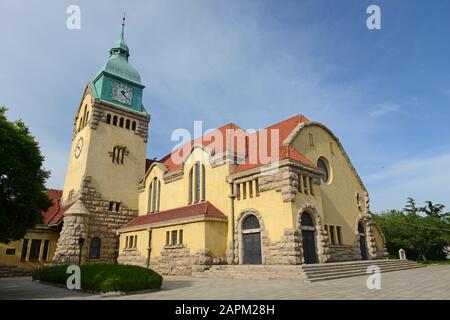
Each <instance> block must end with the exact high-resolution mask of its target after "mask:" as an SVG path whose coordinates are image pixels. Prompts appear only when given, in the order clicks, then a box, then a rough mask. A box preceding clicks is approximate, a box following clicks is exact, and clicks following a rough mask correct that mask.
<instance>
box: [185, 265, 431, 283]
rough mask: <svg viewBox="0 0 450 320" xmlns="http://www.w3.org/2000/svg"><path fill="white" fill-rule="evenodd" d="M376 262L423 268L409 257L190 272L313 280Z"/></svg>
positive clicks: (354, 272) (362, 271)
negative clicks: (403, 258) (407, 258)
mask: <svg viewBox="0 0 450 320" xmlns="http://www.w3.org/2000/svg"><path fill="white" fill-rule="evenodd" d="M373 265H376V266H378V267H379V268H380V271H381V272H390V271H399V270H407V269H416V268H423V267H425V266H424V265H421V264H418V263H416V262H413V261H409V260H371V261H349V262H335V263H323V264H304V265H215V266H212V267H211V268H210V269H209V270H206V271H204V272H193V273H192V276H194V277H198V278H221V279H248V280H274V279H291V280H301V281H304V282H315V281H322V280H332V279H340V278H347V277H355V276H362V275H368V274H367V273H366V272H367V268H368V267H369V266H373Z"/></svg>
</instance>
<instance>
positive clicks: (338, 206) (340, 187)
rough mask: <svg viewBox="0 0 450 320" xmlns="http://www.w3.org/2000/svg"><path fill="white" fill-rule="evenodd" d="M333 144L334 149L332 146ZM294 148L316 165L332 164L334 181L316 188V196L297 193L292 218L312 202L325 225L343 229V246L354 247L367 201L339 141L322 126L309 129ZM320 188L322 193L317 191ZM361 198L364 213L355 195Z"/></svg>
mask: <svg viewBox="0 0 450 320" xmlns="http://www.w3.org/2000/svg"><path fill="white" fill-rule="evenodd" d="M309 133H311V134H312V136H313V141H314V145H313V146H311V145H310V140H309ZM330 143H332V150H333V151H332V150H331V147H330ZM291 145H292V146H293V147H294V148H296V149H297V150H299V151H300V152H301V153H302V154H304V155H305V156H306V157H307V158H308V159H310V160H311V161H312V162H313V163H314V164H317V160H318V159H319V158H320V157H324V158H326V159H327V160H328V162H329V167H330V169H331V170H330V171H331V178H330V181H329V182H328V183H324V182H321V184H320V186H318V185H314V187H315V189H316V192H315V195H314V196H310V195H304V194H300V193H298V194H297V199H296V201H295V203H294V205H293V215H294V216H296V215H297V214H298V211H299V210H300V207H301V206H302V205H303V204H305V203H311V204H312V205H313V206H314V207H315V208H316V209H317V211H318V212H319V214H320V216H321V218H322V223H323V224H325V225H336V226H341V227H342V236H343V243H344V244H353V242H354V241H355V240H356V222H357V220H358V216H359V215H360V214H361V213H362V210H363V208H364V202H365V198H364V197H365V191H364V189H363V187H362V186H361V184H360V182H359V180H358V178H357V176H356V174H355V173H354V172H353V171H352V169H351V165H350V164H349V163H348V161H347V159H346V157H345V155H344V152H343V150H341V149H340V148H339V145H338V142H337V141H336V140H335V139H334V138H333V137H332V135H330V134H329V133H328V132H327V131H326V130H325V129H323V128H322V127H320V126H307V127H305V128H303V129H302V130H301V131H300V134H299V135H298V136H297V137H296V138H295V139H294V140H293V141H292V144H291ZM317 189H320V192H317V191H318V190H317ZM357 193H359V194H360V197H361V208H362V209H361V210H360V209H359V208H358V205H357V201H356V194H357Z"/></svg>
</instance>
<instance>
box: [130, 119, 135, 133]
mask: <svg viewBox="0 0 450 320" xmlns="http://www.w3.org/2000/svg"><path fill="white" fill-rule="evenodd" d="M131 130H133V131H136V121H133V123H132V124H131Z"/></svg>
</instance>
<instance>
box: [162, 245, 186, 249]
mask: <svg viewBox="0 0 450 320" xmlns="http://www.w3.org/2000/svg"><path fill="white" fill-rule="evenodd" d="M180 248H184V245H183V244H175V245H169V246H164V249H180Z"/></svg>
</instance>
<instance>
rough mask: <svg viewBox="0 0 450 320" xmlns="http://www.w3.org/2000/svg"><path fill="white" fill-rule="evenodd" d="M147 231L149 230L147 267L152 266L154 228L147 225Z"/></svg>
mask: <svg viewBox="0 0 450 320" xmlns="http://www.w3.org/2000/svg"><path fill="white" fill-rule="evenodd" d="M147 231H148V246H147V255H148V256H147V268H150V255H151V253H152V228H151V227H147Z"/></svg>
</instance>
